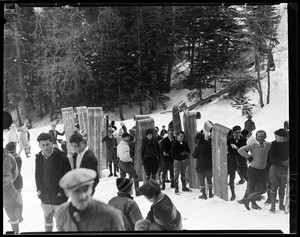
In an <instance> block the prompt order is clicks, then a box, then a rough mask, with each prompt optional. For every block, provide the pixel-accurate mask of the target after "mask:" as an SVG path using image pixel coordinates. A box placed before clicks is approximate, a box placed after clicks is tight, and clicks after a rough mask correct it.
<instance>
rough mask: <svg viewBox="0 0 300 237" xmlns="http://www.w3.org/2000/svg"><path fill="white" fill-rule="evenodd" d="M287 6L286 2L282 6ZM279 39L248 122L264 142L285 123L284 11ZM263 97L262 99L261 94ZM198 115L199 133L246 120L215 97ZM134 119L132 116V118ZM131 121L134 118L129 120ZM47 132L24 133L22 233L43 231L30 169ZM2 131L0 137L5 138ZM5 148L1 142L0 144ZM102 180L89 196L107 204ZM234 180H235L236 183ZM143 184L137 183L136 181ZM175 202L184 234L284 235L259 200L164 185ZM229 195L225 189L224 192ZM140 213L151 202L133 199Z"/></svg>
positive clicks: (162, 117)
mask: <svg viewBox="0 0 300 237" xmlns="http://www.w3.org/2000/svg"><path fill="white" fill-rule="evenodd" d="M281 5H282V6H283V7H286V4H281ZM278 33H279V36H278V37H279V41H280V45H278V46H277V47H276V52H275V54H274V57H275V63H276V71H274V72H271V103H270V104H269V105H266V106H265V107H264V108H263V109H261V108H260V107H259V106H258V105H257V107H256V109H255V111H254V114H253V120H254V122H255V123H256V127H257V129H264V130H265V131H266V132H267V140H268V141H273V140H274V138H275V137H274V131H275V130H277V129H278V128H280V127H282V126H283V122H284V121H285V120H288V119H289V99H288V98H289V96H288V51H287V47H288V46H287V12H286V10H285V13H284V15H283V17H282V21H281V23H280V25H279V31H278ZM263 88H266V82H265V81H263ZM264 91H266V90H264ZM187 92H188V91H187V90H182V91H172V92H171V93H170V95H169V96H170V97H171V98H172V100H171V101H170V102H169V103H168V108H169V110H170V109H171V108H172V106H173V105H175V104H176V103H177V102H178V101H180V100H183V101H185V102H186V103H187V104H188V105H189V104H190V102H188V101H187V98H186V94H187ZM249 95H250V97H251V98H252V102H254V103H256V104H258V95H257V92H255V93H250V94H249ZM264 96H266V95H265V94H264ZM196 110H198V111H200V112H201V115H202V117H201V119H200V120H199V121H198V124H197V127H198V130H199V131H200V130H201V129H202V128H203V124H204V123H205V122H206V121H207V120H211V121H212V122H213V123H220V124H222V125H225V126H227V127H229V128H231V127H233V126H234V125H240V126H242V127H243V124H244V121H245V117H242V116H241V112H240V111H239V110H237V109H235V108H233V107H232V106H231V105H230V101H226V100H222V99H218V100H215V101H213V102H211V103H209V104H207V105H205V106H202V107H200V108H198V109H196ZM161 112H162V110H158V111H156V112H155V113H153V114H151V117H153V118H154V120H155V125H156V126H158V127H159V128H161V126H162V125H166V127H167V125H168V123H169V122H170V121H171V119H172V115H171V113H164V114H161ZM132 115H134V113H133V114H132ZM132 117H133V116H132ZM124 122H125V125H126V126H127V127H128V128H131V127H133V126H134V125H135V122H134V121H133V119H128V120H126V121H124ZM119 123H120V121H116V126H117V127H119ZM57 129H58V130H62V129H63V124H58V126H57ZM49 130H50V122H49V120H44V121H40V122H39V124H35V126H34V128H33V129H31V130H29V131H30V133H31V145H32V151H31V153H32V156H31V158H25V154H24V153H22V154H21V157H22V160H23V167H22V176H23V180H24V187H23V202H24V211H23V217H24V221H23V222H22V223H21V224H20V231H21V232H28V231H30V232H32V231H44V220H43V211H42V208H41V206H40V200H39V199H38V197H37V194H36V187H35V179H34V170H35V154H37V153H38V152H39V151H40V149H39V146H38V143H37V141H36V138H37V136H38V135H39V134H40V133H42V132H48V131H49ZM5 135H6V134H5V132H4V138H5ZM3 145H4V146H5V141H4V144H3ZM103 174H104V175H103V176H104V177H103V178H101V180H100V182H99V184H98V186H97V188H96V192H95V194H94V198H96V199H98V200H100V201H103V202H105V203H107V202H108V201H109V200H110V199H111V198H112V197H113V196H115V195H116V193H117V188H116V185H115V183H116V179H115V178H114V177H110V178H108V177H107V175H108V170H107V169H105V170H103ZM238 180H239V179H238V176H237V178H236V182H237V181H238ZM141 184H142V182H141ZM245 189H246V184H243V185H236V196H237V199H236V200H239V199H241V198H242V197H243V194H244V191H245ZM163 192H164V193H166V194H167V195H168V196H169V197H170V198H171V199H172V201H173V202H174V204H175V206H176V207H177V209H178V210H179V211H180V213H181V215H182V218H183V228H184V229H186V230H247V229H251V230H266V229H269V230H281V231H283V233H289V214H284V213H283V212H282V211H278V207H277V211H276V213H275V214H270V213H269V209H270V206H265V205H264V201H259V202H258V205H260V206H261V207H262V210H252V209H251V210H250V211H248V210H246V209H245V207H244V206H243V205H240V204H238V203H237V202H236V201H232V202H231V201H224V200H222V199H220V198H218V197H216V196H215V197H213V198H210V199H208V200H200V199H199V198H198V196H199V195H200V191H199V189H193V192H191V193H183V192H181V194H180V195H175V194H174V189H170V187H169V184H167V188H166V190H165V191H163ZM229 194H230V191H229ZM135 200H136V202H137V204H138V205H139V207H140V209H141V212H142V214H143V216H144V217H146V215H147V212H148V211H149V209H150V206H151V203H150V202H148V201H147V200H146V199H145V198H144V197H143V196H141V197H135ZM10 230H11V227H10V224H9V223H8V218H7V216H6V214H5V212H4V210H3V233H5V232H6V231H10Z"/></svg>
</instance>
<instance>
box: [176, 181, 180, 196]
mask: <svg viewBox="0 0 300 237" xmlns="http://www.w3.org/2000/svg"><path fill="white" fill-rule="evenodd" d="M175 194H179V188H178V180H175Z"/></svg>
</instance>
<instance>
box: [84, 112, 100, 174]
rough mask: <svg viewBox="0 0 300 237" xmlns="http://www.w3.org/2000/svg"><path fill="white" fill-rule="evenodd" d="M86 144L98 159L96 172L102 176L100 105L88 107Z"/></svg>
mask: <svg viewBox="0 0 300 237" xmlns="http://www.w3.org/2000/svg"><path fill="white" fill-rule="evenodd" d="M87 111H88V132H87V135H88V146H89V148H90V149H91V150H92V151H93V152H94V154H95V156H96V157H97V160H98V173H99V177H100V178H102V167H103V160H102V130H103V125H102V123H103V121H102V120H103V111H102V108H101V107H88V108H87Z"/></svg>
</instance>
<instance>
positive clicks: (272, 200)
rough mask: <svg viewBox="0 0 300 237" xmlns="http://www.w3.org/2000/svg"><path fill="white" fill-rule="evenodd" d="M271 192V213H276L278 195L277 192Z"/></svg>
mask: <svg viewBox="0 0 300 237" xmlns="http://www.w3.org/2000/svg"><path fill="white" fill-rule="evenodd" d="M270 194H271V208H270V212H271V213H275V201H276V195H277V193H272V192H271V193H270Z"/></svg>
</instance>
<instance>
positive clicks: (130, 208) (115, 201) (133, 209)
mask: <svg viewBox="0 0 300 237" xmlns="http://www.w3.org/2000/svg"><path fill="white" fill-rule="evenodd" d="M108 205H111V206H112V207H114V208H116V209H119V210H120V211H122V213H123V214H124V216H123V218H124V223H125V230H127V231H133V230H134V225H135V223H136V222H137V221H138V220H141V219H143V216H142V213H141V211H140V208H139V206H138V205H137V203H136V202H135V201H134V200H133V197H131V196H130V195H129V194H128V193H124V192H118V196H116V197H113V198H112V199H111V200H110V201H109V202H108Z"/></svg>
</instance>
